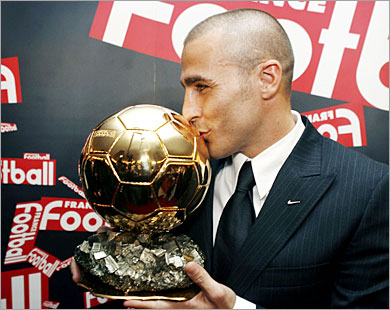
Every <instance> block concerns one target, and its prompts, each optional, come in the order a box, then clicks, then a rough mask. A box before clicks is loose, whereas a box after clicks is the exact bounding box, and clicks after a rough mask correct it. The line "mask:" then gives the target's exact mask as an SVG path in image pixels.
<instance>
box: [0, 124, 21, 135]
mask: <svg viewBox="0 0 390 310" xmlns="http://www.w3.org/2000/svg"><path fill="white" fill-rule="evenodd" d="M17 130H18V127H17V126H16V124H13V123H1V133H5V132H10V131H17Z"/></svg>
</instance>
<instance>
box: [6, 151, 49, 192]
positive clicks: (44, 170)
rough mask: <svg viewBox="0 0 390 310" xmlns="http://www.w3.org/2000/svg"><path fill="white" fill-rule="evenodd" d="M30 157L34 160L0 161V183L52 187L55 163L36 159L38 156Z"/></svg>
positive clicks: (12, 159) (9, 159)
mask: <svg viewBox="0 0 390 310" xmlns="http://www.w3.org/2000/svg"><path fill="white" fill-rule="evenodd" d="M27 154H30V153H27ZM47 155H49V154H47ZM29 156H31V154H30V155H28V157H29ZM32 156H33V158H31V159H34V160H31V159H25V158H3V159H2V160H1V165H2V169H1V172H2V178H1V183H3V184H29V185H48V186H54V185H55V182H56V161H55V160H41V159H40V158H38V157H39V156H40V154H35V155H32ZM37 156H38V157H37ZM49 158H50V155H49Z"/></svg>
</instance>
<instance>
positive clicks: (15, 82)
mask: <svg viewBox="0 0 390 310" xmlns="http://www.w3.org/2000/svg"><path fill="white" fill-rule="evenodd" d="M17 102H22V90H21V87H20V75H19V62H18V57H11V58H3V59H2V60H1V103H17Z"/></svg>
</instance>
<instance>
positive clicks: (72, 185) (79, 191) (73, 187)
mask: <svg viewBox="0 0 390 310" xmlns="http://www.w3.org/2000/svg"><path fill="white" fill-rule="evenodd" d="M58 181H60V182H62V183H64V185H66V186H67V187H69V188H70V189H71V190H72V191H74V192H75V193H77V194H79V195H80V196H81V197H83V198H84V199H85V195H84V192H83V190H82V189H81V188H80V187H79V186H77V185H76V184H75V183H73V182H72V181H71V180H69V179H68V178H67V177H66V176H62V177H59V178H58Z"/></svg>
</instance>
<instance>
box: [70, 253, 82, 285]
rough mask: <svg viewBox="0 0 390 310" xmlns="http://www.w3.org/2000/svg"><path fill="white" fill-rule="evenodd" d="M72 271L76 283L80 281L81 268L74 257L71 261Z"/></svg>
mask: <svg viewBox="0 0 390 310" xmlns="http://www.w3.org/2000/svg"><path fill="white" fill-rule="evenodd" d="M70 271H71V273H72V280H73V282H75V283H78V282H80V269H79V266H78V265H77V263H76V262H75V261H74V259H72V261H71V263H70Z"/></svg>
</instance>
